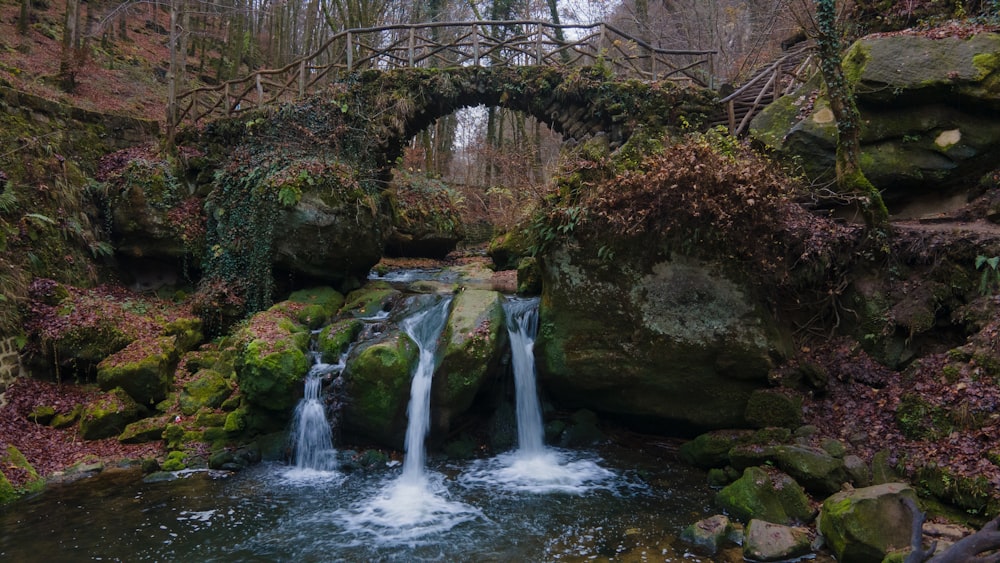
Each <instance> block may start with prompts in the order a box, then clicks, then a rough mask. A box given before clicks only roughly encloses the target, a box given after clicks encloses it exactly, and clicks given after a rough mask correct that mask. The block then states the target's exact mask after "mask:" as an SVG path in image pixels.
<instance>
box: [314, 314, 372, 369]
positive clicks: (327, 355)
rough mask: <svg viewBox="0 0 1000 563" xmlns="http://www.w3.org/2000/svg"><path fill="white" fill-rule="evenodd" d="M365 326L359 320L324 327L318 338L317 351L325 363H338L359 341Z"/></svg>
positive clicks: (341, 321)
mask: <svg viewBox="0 0 1000 563" xmlns="http://www.w3.org/2000/svg"><path fill="white" fill-rule="evenodd" d="M363 326H364V323H362V322H361V321H359V320H357V319H342V320H339V321H337V322H335V323H333V324H331V325H329V326H326V327H324V328H323V329H322V330H321V331H320V332H319V336H317V337H316V350H317V351H318V352H319V353H320V359H321V360H322V361H323V363H327V364H335V363H337V362H338V361H339V360H340V356H341V354H343V353H344V352H346V351H347V347H348V346H350V344H351V343H352V342H354V340H355V339H357V337H358V334H359V333H360V332H361V329H362V327H363Z"/></svg>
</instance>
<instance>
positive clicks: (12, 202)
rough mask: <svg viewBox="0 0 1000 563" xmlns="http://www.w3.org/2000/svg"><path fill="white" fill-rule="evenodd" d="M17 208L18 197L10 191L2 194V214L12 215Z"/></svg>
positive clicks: (7, 190)
mask: <svg viewBox="0 0 1000 563" xmlns="http://www.w3.org/2000/svg"><path fill="white" fill-rule="evenodd" d="M15 207H17V196H15V195H14V192H12V191H10V189H6V190H4V191H3V192H0V214H4V213H10V212H12V211H14V208H15Z"/></svg>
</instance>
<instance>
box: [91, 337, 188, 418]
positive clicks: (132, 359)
mask: <svg viewBox="0 0 1000 563" xmlns="http://www.w3.org/2000/svg"><path fill="white" fill-rule="evenodd" d="M175 342H176V338H175V337H173V336H164V337H159V338H155V339H142V340H137V341H135V342H133V343H131V344H129V345H128V346H127V347H126V348H125V349H123V350H122V351H121V352H119V353H117V354H115V355H112V356H110V357H108V358H106V359H104V360H102V361H101V363H99V364H98V365H97V383H98V384H99V385H100V386H101V389H104V390H110V389H114V388H116V387H120V388H122V389H124V390H125V391H126V392H127V393H128V394H129V395H130V396H131V397H132V398H133V399H135V401H136V402H137V403H139V404H143V405H152V404H155V403H156V402H158V401H161V400H163V399H164V398H165V397H166V396H167V392H168V391H169V389H170V387H171V385H172V383H173V376H174V368H175V366H176V365H177V360H178V358H179V353H178V350H177V347H176V346H175Z"/></svg>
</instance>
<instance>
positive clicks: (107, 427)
mask: <svg viewBox="0 0 1000 563" xmlns="http://www.w3.org/2000/svg"><path fill="white" fill-rule="evenodd" d="M138 411H139V405H137V404H136V402H135V401H134V400H133V399H132V397H130V396H129V394H128V393H126V392H125V390H124V389H122V388H121V387H116V388H115V389H112V390H111V391H109V392H108V393H105V394H104V395H102V396H101V397H100V398H98V399H96V400H95V401H93V402H91V403H90V404H88V405H87V406H86V407H84V409H83V413H82V414H81V416H80V437H81V438H83V439H84V440H100V439H102V438H110V437H112V436H117V435H119V434H121V433H122V432H123V431H124V430H125V426H126V425H127V424H128V423H130V422H132V421H134V420H135V419H136V418H137V416H138Z"/></svg>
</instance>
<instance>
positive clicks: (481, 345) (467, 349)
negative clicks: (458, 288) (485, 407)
mask: <svg viewBox="0 0 1000 563" xmlns="http://www.w3.org/2000/svg"><path fill="white" fill-rule="evenodd" d="M503 300H504V298H503V296H502V295H500V294H499V293H497V292H495V291H486V290H481V289H468V290H466V291H463V292H461V293H458V294H457V295H455V298H454V300H453V301H452V304H451V314H450V315H449V316H448V321H447V324H446V325H445V328H444V333H443V334H442V337H441V343H442V344H441V353H442V355H441V364H440V365H439V366H438V368H437V370H436V371H435V374H434V382H433V387H432V390H431V393H432V395H431V396H432V401H433V404H434V411H433V416H434V423H435V426H436V427H437V428H438V429H439V430H443V431H447V430H448V428H449V427H450V425H451V422H452V420H453V419H454V417H455V416H457V415H459V414H462V413H463V412H465V411H466V410H468V408H469V407H470V406H471V405H472V401H473V399H475V397H476V394H477V393H478V392H479V390H480V388H481V387H482V386H483V383H484V382H485V381H486V380H487V377H488V376H489V375H490V373H493V372H496V370H497V367H498V365H499V363H500V355H501V352H502V350H503V345H504V343H505V342H506V341H507V329H506V325H505V323H504V311H503Z"/></svg>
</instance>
